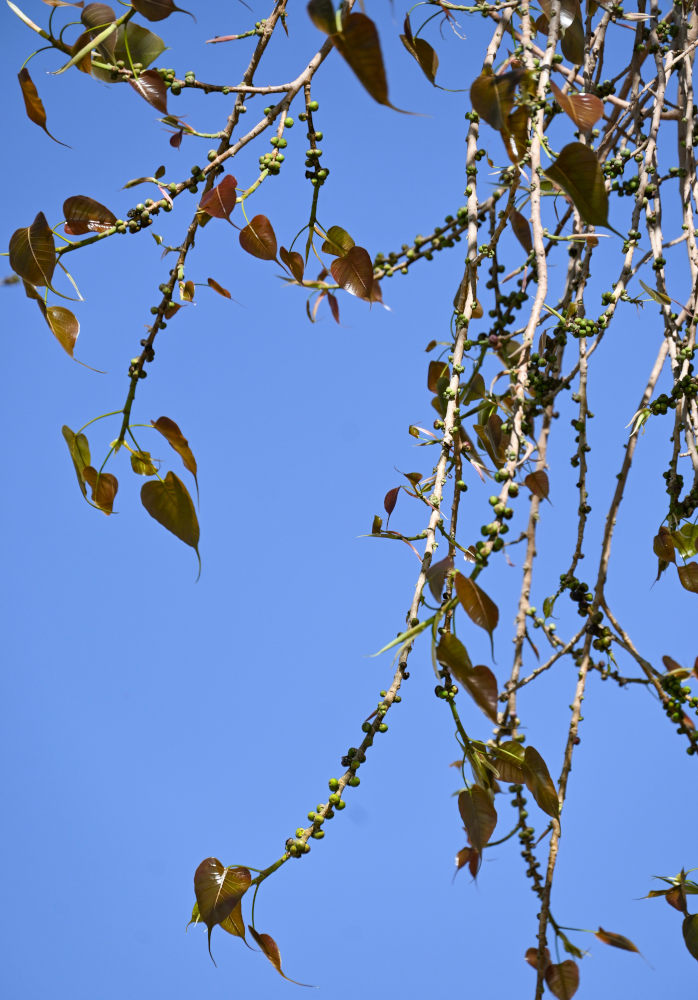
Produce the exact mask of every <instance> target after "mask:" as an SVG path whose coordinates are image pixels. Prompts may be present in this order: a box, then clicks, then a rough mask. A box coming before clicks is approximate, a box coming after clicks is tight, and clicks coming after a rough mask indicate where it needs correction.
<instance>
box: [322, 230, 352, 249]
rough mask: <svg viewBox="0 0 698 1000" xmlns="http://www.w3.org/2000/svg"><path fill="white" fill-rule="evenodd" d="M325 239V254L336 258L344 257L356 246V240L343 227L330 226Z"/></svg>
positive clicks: (323, 247)
mask: <svg viewBox="0 0 698 1000" xmlns="http://www.w3.org/2000/svg"><path fill="white" fill-rule="evenodd" d="M325 237H326V238H325V242H324V243H323V244H322V247H321V249H322V250H323V252H324V253H331V254H332V255H333V256H334V257H344V256H345V255H346V254H348V253H349V251H350V250H351V249H352V247H353V246H355V243H354V240H353V239H352V238H351V236H350V235H349V233H348V232H347V231H346V229H342V227H341V226H330V228H329V229H328V230H327V232H326V233H325Z"/></svg>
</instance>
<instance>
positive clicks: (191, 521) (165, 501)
mask: <svg viewBox="0 0 698 1000" xmlns="http://www.w3.org/2000/svg"><path fill="white" fill-rule="evenodd" d="M141 503H142V504H143V506H144V507H145V509H146V510H147V511H148V513H149V514H150V516H151V517H153V518H155V520H156V521H158V522H159V523H160V524H161V525H162V526H163V528H167V530H168V531H171V532H172V534H173V535H176V536H177V538H179V539H181V541H183V542H184V544H185V545H190V546H191V547H192V548H193V549H194V551H195V552H196V557H197V559H198V560H199V572H201V556H200V555H199V521H198V519H197V517H196V511H195V509H194V504H193V502H192V498H191V497H190V496H189V491H188V490H187V488H186V486H185V485H184V483H183V482H182V481H181V479H178V478H177V476H175V474H174V472H168V473H167V475H166V476H165V479H164V480H159V479H154V480H151V481H150V482H147V483H143V486H142V487H141Z"/></svg>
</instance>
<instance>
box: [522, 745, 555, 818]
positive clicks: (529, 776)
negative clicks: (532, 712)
mask: <svg viewBox="0 0 698 1000" xmlns="http://www.w3.org/2000/svg"><path fill="white" fill-rule="evenodd" d="M524 780H525V782H526V787H527V788H528V790H529V792H530V793H531V795H532V796H533V798H534V799H535V800H536V802H537V803H538V805H539V806H540V808H541V809H542V810H543V812H544V813H547V815H548V816H552V817H553V818H554V819H557V817H558V816H559V815H560V802H559V799H558V797H557V791H556V790H555V785H554V784H553V779H552V778H551V777H550V772H549V771H548V768H547V765H546V763H545V761H544V760H543V758H542V757H541V755H540V754H539V753H538V751H537V750H536V749H535V747H531V746H528V747H526V749H525V750H524Z"/></svg>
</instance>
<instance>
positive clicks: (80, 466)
mask: <svg viewBox="0 0 698 1000" xmlns="http://www.w3.org/2000/svg"><path fill="white" fill-rule="evenodd" d="M61 433H62V434H63V437H64V438H65V441H66V444H67V445H68V450H69V451H70V457H71V458H72V460H73V466H74V468H75V475H76V476H77V477H78V486H79V487H80V491H81V492H82V495H83V496H84V497H85V496H87V490H86V489H85V469H86V468H87V467H88V466H89V465H90V461H91V459H90V445H89V443H88V440H87V438H86V437H85V435H84V434H75V433H74V432H73V431H71V429H70V427H68V426H67V425H66V424H64V425H63V428H62V431H61Z"/></svg>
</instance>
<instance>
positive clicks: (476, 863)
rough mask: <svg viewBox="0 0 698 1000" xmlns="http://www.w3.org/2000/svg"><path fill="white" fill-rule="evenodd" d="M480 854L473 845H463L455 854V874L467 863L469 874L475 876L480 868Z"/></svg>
mask: <svg viewBox="0 0 698 1000" xmlns="http://www.w3.org/2000/svg"><path fill="white" fill-rule="evenodd" d="M481 862H482V855H481V854H480V852H479V851H476V850H475V848H474V847H464V848H463V849H462V850H460V851H459V852H458V854H456V874H458V872H459V871H460V870H461V868H465V866H466V865H467V866H468V868H469V869H470V874H471V875H472V876H473V878H475V877H476V876H477V873H478V871H479V870H480V864H481Z"/></svg>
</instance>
